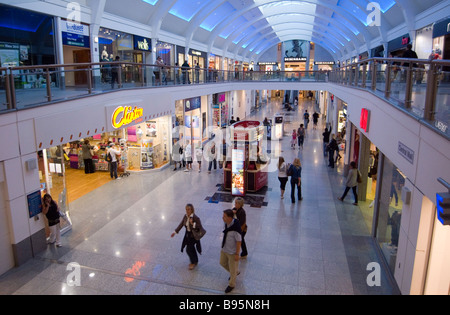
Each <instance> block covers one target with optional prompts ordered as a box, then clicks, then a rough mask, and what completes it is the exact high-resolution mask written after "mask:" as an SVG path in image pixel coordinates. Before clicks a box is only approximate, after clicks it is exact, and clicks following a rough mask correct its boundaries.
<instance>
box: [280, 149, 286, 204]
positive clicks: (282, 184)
mask: <svg viewBox="0 0 450 315" xmlns="http://www.w3.org/2000/svg"><path fill="white" fill-rule="evenodd" d="M278 180H279V181H280V189H281V199H284V192H285V190H286V183H287V181H288V176H287V165H286V163H285V162H284V157H282V156H280V157H279V159H278Z"/></svg>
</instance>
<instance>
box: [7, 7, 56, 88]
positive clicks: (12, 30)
mask: <svg viewBox="0 0 450 315" xmlns="http://www.w3.org/2000/svg"><path fill="white" fill-rule="evenodd" d="M0 21H2V22H1V25H0V38H1V41H0V65H1V67H19V66H33V65H45V64H56V63H57V58H56V53H55V47H56V45H55V36H54V34H55V30H54V27H53V25H54V23H53V22H54V18H53V17H51V16H48V15H45V14H41V13H36V12H32V11H26V10H21V9H18V8H15V7H9V6H6V5H3V4H0ZM35 72H37V71H35V70H20V74H23V75H16V76H15V77H14V83H15V88H16V89H33V88H43V87H44V86H45V84H46V80H45V78H44V76H43V75H40V74H35ZM51 80H52V85H58V83H59V80H58V79H57V77H56V75H52V76H51Z"/></svg>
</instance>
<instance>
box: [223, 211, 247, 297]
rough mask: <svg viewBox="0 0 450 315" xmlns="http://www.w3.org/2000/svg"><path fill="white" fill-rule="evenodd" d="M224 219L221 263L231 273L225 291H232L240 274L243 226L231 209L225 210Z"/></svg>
mask: <svg viewBox="0 0 450 315" xmlns="http://www.w3.org/2000/svg"><path fill="white" fill-rule="evenodd" d="M222 220H223V222H224V223H225V229H224V231H223V239H222V250H221V251H220V265H221V266H222V267H223V268H224V269H225V270H226V271H228V272H229V273H230V278H229V280H228V286H227V288H226V289H225V293H230V292H231V291H232V290H233V289H234V288H235V287H236V277H237V275H238V274H239V271H238V269H239V253H240V252H241V240H242V235H241V226H240V224H239V221H238V220H237V219H235V218H234V212H233V210H231V209H228V210H225V211H223V215H222Z"/></svg>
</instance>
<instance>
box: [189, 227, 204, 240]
mask: <svg viewBox="0 0 450 315" xmlns="http://www.w3.org/2000/svg"><path fill="white" fill-rule="evenodd" d="M205 234H206V230H205V229H204V228H203V226H201V227H200V228H198V229H192V235H193V236H194V238H195V240H196V241H199V240H200V239H201V238H202V237H203V236H204V235H205Z"/></svg>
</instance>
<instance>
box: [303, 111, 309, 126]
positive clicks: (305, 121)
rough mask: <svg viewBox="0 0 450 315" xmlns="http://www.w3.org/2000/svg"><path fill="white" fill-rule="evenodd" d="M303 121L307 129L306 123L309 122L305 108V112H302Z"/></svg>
mask: <svg viewBox="0 0 450 315" xmlns="http://www.w3.org/2000/svg"><path fill="white" fill-rule="evenodd" d="M303 121H304V125H305V129H308V124H309V113H308V110H305V113H304V114H303Z"/></svg>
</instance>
